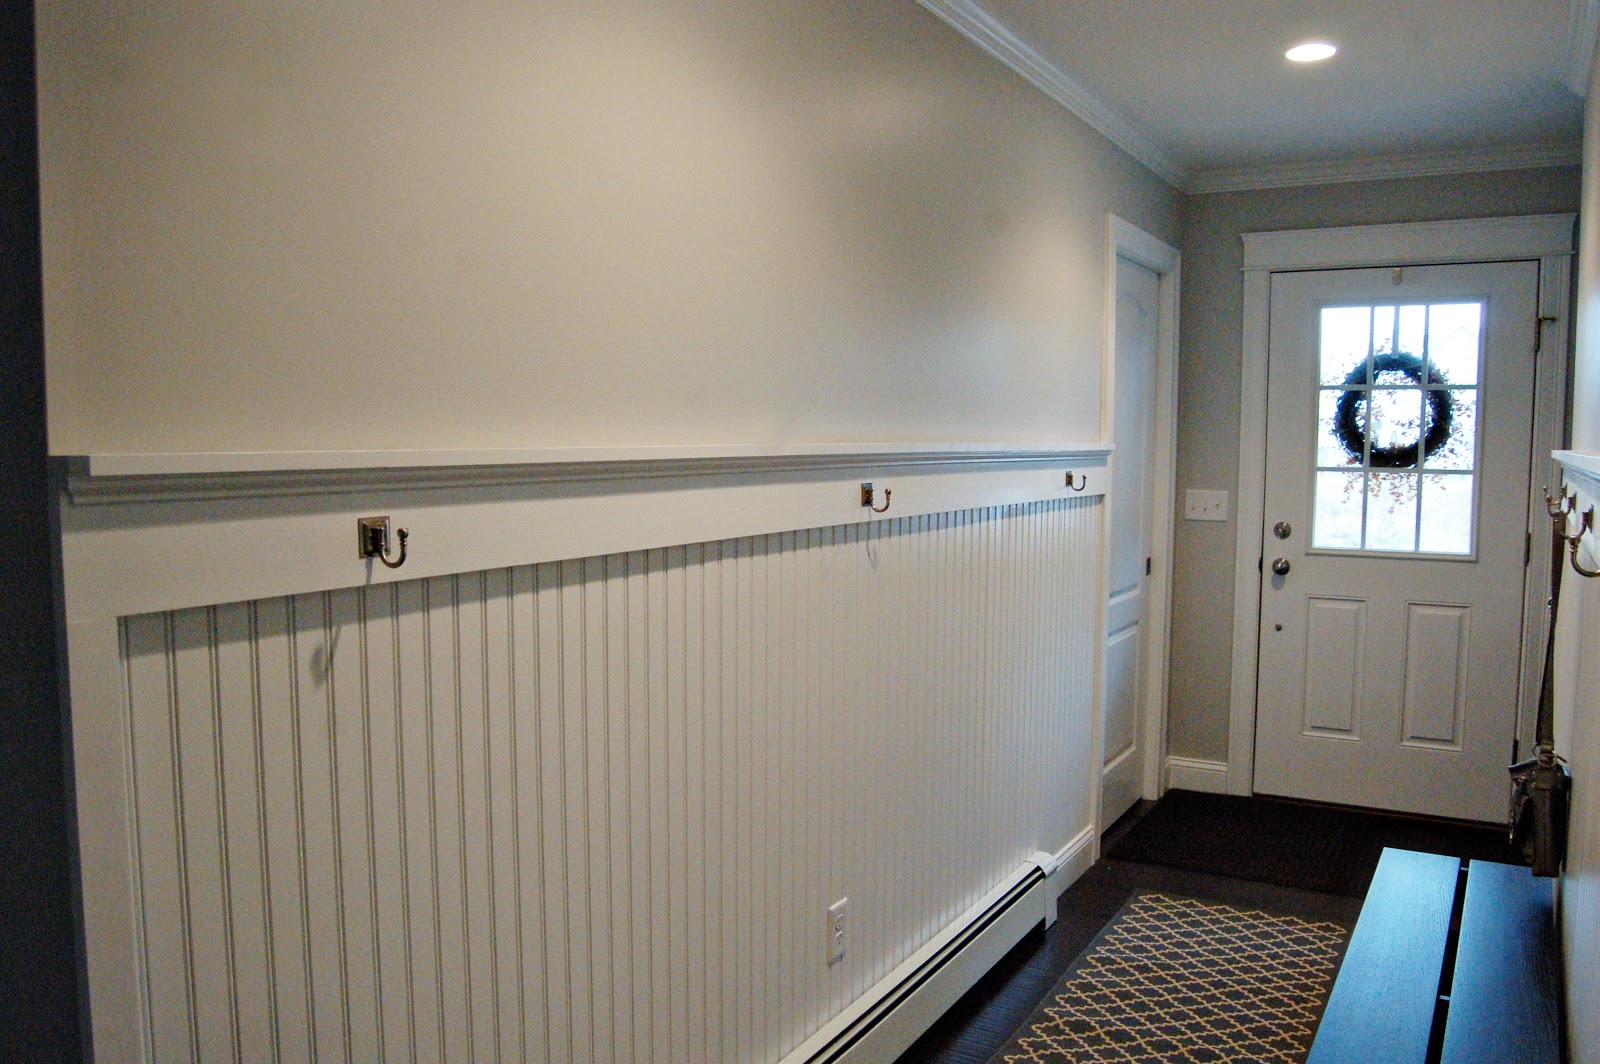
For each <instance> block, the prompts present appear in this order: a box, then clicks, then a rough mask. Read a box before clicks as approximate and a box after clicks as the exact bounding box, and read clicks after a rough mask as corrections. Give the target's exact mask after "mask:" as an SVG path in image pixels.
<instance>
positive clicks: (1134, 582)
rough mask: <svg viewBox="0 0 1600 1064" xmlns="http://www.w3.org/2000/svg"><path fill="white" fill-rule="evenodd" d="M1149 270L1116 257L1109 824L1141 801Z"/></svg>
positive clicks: (1105, 713) (1152, 302)
mask: <svg viewBox="0 0 1600 1064" xmlns="http://www.w3.org/2000/svg"><path fill="white" fill-rule="evenodd" d="M1160 290H1161V279H1160V277H1159V276H1157V275H1156V273H1155V272H1154V271H1152V270H1148V269H1146V268H1145V267H1143V266H1140V265H1137V264H1135V263H1132V262H1129V261H1128V260H1127V259H1123V258H1118V259H1117V292H1116V299H1117V332H1116V348H1117V349H1116V369H1115V376H1114V377H1113V378H1112V390H1113V397H1112V403H1113V406H1112V422H1111V432H1112V442H1113V443H1114V444H1115V446H1116V450H1115V452H1114V453H1113V454H1112V458H1111V462H1112V470H1113V476H1112V488H1111V494H1110V496H1109V497H1108V499H1107V511H1106V521H1107V525H1106V545H1107V550H1108V551H1109V553H1110V557H1109V559H1108V560H1109V564H1110V581H1109V583H1108V587H1109V589H1110V593H1109V599H1108V601H1107V603H1106V632H1107V637H1106V655H1105V670H1106V672H1105V676H1106V682H1105V702H1104V704H1103V706H1102V707H1101V720H1100V725H1101V727H1100V734H1101V736H1102V737H1103V738H1104V749H1103V753H1104V760H1103V763H1102V766H1103V767H1102V778H1101V786H1100V824H1101V827H1102V828H1103V827H1107V826H1109V825H1110V824H1111V823H1112V822H1113V821H1115V820H1116V819H1117V818H1118V817H1119V816H1121V815H1122V814H1123V813H1125V812H1127V811H1128V809H1129V807H1131V806H1132V805H1133V803H1134V802H1136V801H1138V800H1139V792H1140V773H1141V771H1142V768H1143V758H1142V757H1141V755H1140V743H1139V740H1140V736H1139V722H1140V721H1141V720H1143V719H1144V714H1143V711H1142V707H1141V705H1140V701H1141V697H1142V695H1143V692H1144V683H1143V677H1144V675H1145V660H1146V655H1147V653H1148V648H1147V647H1146V645H1145V643H1146V640H1145V623H1144V622H1145V614H1146V605H1147V603H1146V598H1147V596H1146V590H1147V587H1148V584H1149V581H1148V579H1147V578H1148V575H1149V574H1148V572H1147V569H1148V564H1147V562H1148V559H1149V557H1150V460H1151V452H1152V450H1153V442H1154V441H1153V433H1154V429H1155V385H1156V326H1157V322H1158V320H1159V319H1158V317H1157V309H1158V307H1157V298H1158V296H1159V295H1160Z"/></svg>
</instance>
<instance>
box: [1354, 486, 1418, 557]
mask: <svg viewBox="0 0 1600 1064" xmlns="http://www.w3.org/2000/svg"><path fill="white" fill-rule="evenodd" d="M1366 547H1367V549H1368V550H1416V549H1417V474H1415V473H1371V474H1369V476H1368V479H1367V542H1366Z"/></svg>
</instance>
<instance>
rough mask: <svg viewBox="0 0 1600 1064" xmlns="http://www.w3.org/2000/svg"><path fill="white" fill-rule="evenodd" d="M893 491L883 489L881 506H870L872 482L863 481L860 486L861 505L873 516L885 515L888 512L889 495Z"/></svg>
mask: <svg viewBox="0 0 1600 1064" xmlns="http://www.w3.org/2000/svg"><path fill="white" fill-rule="evenodd" d="M893 490H894V489H892V488H884V489H883V505H882V506H874V505H873V504H872V494H873V493H872V482H871V481H870V480H868V481H863V482H862V484H861V505H862V506H865V507H866V508H867V509H869V510H871V511H872V512H873V513H875V514H886V513H888V512H889V494H890V492H892V491H893Z"/></svg>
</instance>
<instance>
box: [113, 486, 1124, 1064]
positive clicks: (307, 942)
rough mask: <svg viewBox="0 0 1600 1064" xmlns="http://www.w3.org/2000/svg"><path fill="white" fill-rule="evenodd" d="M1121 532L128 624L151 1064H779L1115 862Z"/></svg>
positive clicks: (906, 545) (382, 594)
mask: <svg viewBox="0 0 1600 1064" xmlns="http://www.w3.org/2000/svg"><path fill="white" fill-rule="evenodd" d="M1102 501H1103V500H1102V498H1101V497H1100V496H1093V497H1086V498H1075V499H1057V500H1047V501H1038V502H1028V503H1021V504H1015V505H1006V506H991V507H983V508H977V509H969V510H959V511H950V512H944V513H932V514H916V515H912V516H907V517H901V518H894V519H889V520H881V521H875V522H872V523H865V524H862V523H852V524H843V525H835V526H831V527H826V528H812V529H806V530H801V531H794V532H782V533H774V534H770V535H759V536H750V537H744V538H739V539H730V540H720V541H715V542H706V543H696V544H690V545H686V546H673V547H663V548H656V549H648V550H636V551H632V552H629V553H618V554H611V555H606V556H600V557H588V558H578V559H568V560H561V561H550V562H541V563H539V564H536V565H526V566H515V567H509V568H494V569H489V570H484V571H474V572H463V573H457V574H445V575H432V576H428V577H426V578H424V579H413V580H401V581H398V582H394V583H387V584H381V585H376V586H367V587H360V588H347V589H339V590H331V591H324V592H312V593H305V594H296V595H293V596H287V597H279V598H268V599H258V600H253V601H248V602H238V603H231V604H222V605H215V606H203V607H195V608H186V609H182V610H174V611H169V612H164V613H152V614H141V615H136V616H129V617H125V618H123V619H122V620H121V622H120V633H121V636H120V644H119V645H120V654H121V660H122V675H123V684H124V694H125V704H124V706H123V707H122V708H123V716H124V720H123V728H124V735H125V746H126V762H127V765H126V779H127V781H128V783H127V787H128V794H127V805H128V811H129V821H130V824H131V842H132V847H131V856H130V857H129V860H130V861H131V865H132V874H131V876H130V881H129V882H128V883H127V886H126V894H125V902H124V903H125V905H126V906H127V907H128V908H129V909H131V911H132V913H133V916H134V919H133V921H132V922H131V924H130V925H129V926H130V927H131V928H132V933H133V935H134V938H135V939H136V941H135V943H134V944H133V948H132V954H133V956H134V957H135V958H136V963H135V969H136V976H135V979H134V982H135V984H136V986H137V995H136V996H137V998H138V1000H137V1002H134V1003H130V1004H131V1005H132V1006H133V1007H134V1009H135V1011H136V1013H137V1015H138V1023H139V1038H138V1044H139V1046H140V1049H141V1051H142V1055H143V1057H144V1059H146V1060H149V1061H162V1062H165V1061H200V1060H204V1061H238V1062H245V1061H299V1060H306V1059H316V1060H318V1061H351V1062H355V1061H428V1060H452V1061H501V1060H504V1061H552V1062H555V1061H560V1062H566V1061H573V1062H596V1064H600V1062H613V1061H614V1062H627V1061H679V1062H684V1064H688V1062H690V1061H707V1060H716V1061H727V1062H733V1061H775V1060H779V1059H781V1058H782V1057H783V1056H784V1055H785V1054H786V1053H789V1052H790V1051H792V1050H794V1049H795V1047H797V1046H799V1045H800V1044H801V1043H802V1042H803V1041H804V1040H805V1039H806V1038H807V1037H809V1036H810V1035H812V1034H813V1033H815V1032H816V1031H818V1030H819V1029H820V1028H821V1027H822V1026H823V1025H824V1024H825V1023H827V1022H828V1021H829V1020H830V1019H832V1018H834V1017H835V1016H837V1015H839V1014H840V1013H841V1012H843V1011H844V1010H845V1009H846V1008H847V1007H848V1006H849V1005H850V1004H851V1002H853V1001H856V1000H857V999H858V998H860V997H861V996H862V995H863V994H866V993H868V992H869V991H870V990H871V988H872V987H873V986H874V985H875V984H877V983H879V981H880V980H882V979H883V978H884V977H885V976H887V975H889V974H890V973H891V972H892V971H893V970H895V968H896V967H897V966H898V965H900V964H901V963H902V962H904V961H905V960H906V959H907V958H908V957H910V956H911V955H912V954H913V953H915V952H916V950H918V949H919V948H921V947H922V946H924V945H925V944H926V943H928V942H929V941H931V940H932V939H933V938H934V937H935V936H936V935H937V934H938V933H939V932H940V930H941V929H943V928H945V927H947V926H948V925H950V924H951V923H952V922H953V921H955V920H957V919H958V918H959V917H960V916H961V915H962V914H963V913H965V912H967V911H968V910H969V909H970V908H971V907H972V906H973V905H974V904H976V903H977V902H978V901H979V900H980V899H982V898H983V897H984V896H985V894H986V893H987V892H988V891H990V890H991V889H992V888H994V887H995V886H996V885H997V884H998V883H1000V882H1001V881H1002V880H1003V879H1005V877H1006V876H1008V875H1010V874H1012V873H1013V872H1014V871H1015V869H1016V868H1017V867H1018V865H1019V864H1020V863H1021V862H1023V861H1025V860H1027V859H1028V858H1029V857H1030V856H1031V855H1033V854H1035V853H1037V852H1039V851H1045V852H1047V853H1057V852H1063V851H1064V848H1066V847H1069V845H1071V844H1073V842H1074V840H1080V839H1082V838H1084V837H1086V836H1085V835H1084V831H1085V830H1086V829H1089V828H1091V826H1092V824H1093V810H1092V807H1091V801H1092V794H1093V786H1092V784H1093V774H1094V771H1095V769H1096V767H1097V766H1096V765H1095V764H1094V760H1095V759H1094V757H1093V753H1092V747H1091V733H1092V727H1093V701H1094V685H1095V668H1096V660H1095V659H1096V642H1097V640H1096V635H1097V632H1098V624H1099V619H1098V618H1099V614H1098V596H1099V594H1100V586H1099V556H1100V542H1101V535H1102V529H1101V523H1102V510H1103V506H1102ZM94 881H95V882H105V881H106V880H105V878H104V877H103V876H101V877H95V878H94ZM841 897H848V898H849V899H850V917H849V919H850V929H849V935H848V953H847V955H846V958H845V960H844V962H843V963H841V964H839V965H837V966H834V967H829V966H828V965H827V963H826V954H825V921H824V913H825V910H826V908H827V906H828V905H829V904H830V903H832V902H833V901H835V900H837V899H838V898H841ZM92 900H93V902H94V904H95V905H96V906H97V907H105V906H108V905H109V906H110V907H112V908H114V907H115V906H114V904H112V901H114V899H113V900H112V901H108V900H107V899H104V898H97V899H92ZM93 945H94V944H93V943H91V947H93ZM90 955H91V959H92V958H93V957H94V956H96V955H97V954H96V952H95V950H94V949H93V948H91V954H90ZM96 1006H97V1007H100V1006H101V1003H100V1002H96ZM105 1007H112V1006H111V1004H110V1003H109V1002H108V1003H106V1004H105Z"/></svg>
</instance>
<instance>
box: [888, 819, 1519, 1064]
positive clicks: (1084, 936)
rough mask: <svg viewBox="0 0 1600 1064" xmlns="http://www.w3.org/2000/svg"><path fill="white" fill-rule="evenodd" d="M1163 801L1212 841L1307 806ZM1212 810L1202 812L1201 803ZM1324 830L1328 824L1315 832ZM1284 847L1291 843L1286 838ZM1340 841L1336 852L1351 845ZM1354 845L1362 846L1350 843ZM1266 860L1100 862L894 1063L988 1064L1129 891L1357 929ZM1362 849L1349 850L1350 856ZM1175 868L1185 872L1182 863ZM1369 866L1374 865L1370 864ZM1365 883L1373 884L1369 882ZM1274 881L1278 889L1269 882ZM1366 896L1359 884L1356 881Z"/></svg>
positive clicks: (1438, 840) (1475, 844)
mask: <svg viewBox="0 0 1600 1064" xmlns="http://www.w3.org/2000/svg"><path fill="white" fill-rule="evenodd" d="M1163 801H1164V802H1168V801H1170V802H1174V803H1185V804H1184V805H1183V808H1184V811H1185V812H1186V813H1189V812H1192V809H1193V808H1194V807H1195V806H1199V807H1201V808H1205V809H1206V810H1207V811H1208V812H1209V813H1210V814H1211V815H1213V816H1215V817H1218V818H1221V819H1222V820H1223V823H1222V824H1220V825H1218V830H1219V833H1220V834H1222V835H1224V836H1226V835H1227V834H1228V833H1229V831H1230V830H1232V829H1237V831H1238V832H1240V833H1257V834H1259V833H1262V832H1266V833H1268V835H1270V833H1271V832H1273V831H1275V830H1281V831H1282V832H1283V833H1284V835H1285V837H1286V839H1290V835H1291V833H1295V832H1298V831H1300V830H1302V829H1303V827H1304V822H1305V817H1306V807H1304V806H1300V805H1296V804H1295V803H1288V802H1277V801H1274V800H1272V799H1237V798H1226V799H1224V798H1220V797H1218V798H1215V799H1212V798H1211V797H1210V796H1196V795H1192V794H1189V793H1187V792H1180V791H1174V792H1172V793H1171V794H1170V795H1169V796H1168V797H1167V798H1164V799H1163ZM1208 802H1209V803H1211V804H1210V805H1209V806H1207V804H1206V803H1208ZM1155 805H1156V803H1152V802H1140V803H1139V804H1138V805H1137V806H1135V807H1134V808H1133V809H1132V810H1130V811H1129V812H1128V814H1127V815H1126V816H1124V817H1123V818H1122V819H1121V820H1119V821H1118V822H1117V823H1116V824H1114V825H1113V826H1112V827H1111V829H1110V830H1108V831H1107V832H1106V833H1105V834H1104V835H1103V836H1102V838H1101V850H1100V852H1101V853H1102V854H1110V853H1113V852H1114V851H1115V850H1116V849H1117V847H1118V844H1119V843H1120V842H1122V841H1123V840H1124V839H1125V838H1126V836H1127V835H1128V833H1129V832H1131V831H1132V830H1133V829H1134V828H1135V827H1136V826H1137V825H1138V823H1139V822H1140V821H1141V820H1142V819H1143V818H1144V817H1146V816H1148V815H1150V813H1151V811H1152V810H1153V809H1154V808H1155ZM1331 823H1332V824H1333V830H1337V831H1344V832H1347V833H1357V834H1366V833H1371V834H1372V836H1373V837H1375V838H1378V839H1380V840H1381V841H1383V842H1385V843H1389V842H1390V841H1391V839H1393V838H1396V837H1398V838H1399V839H1400V841H1403V842H1404V844H1405V845H1407V846H1409V847H1410V848H1413V849H1429V850H1433V851H1434V852H1438V853H1448V854H1451V855H1453V856H1463V857H1480V856H1484V854H1483V853H1482V852H1480V851H1482V850H1483V849H1484V848H1485V847H1492V845H1493V842H1494V837H1495V833H1494V832H1493V830H1492V829H1488V828H1464V827H1463V826H1462V825H1459V824H1434V823H1431V822H1428V821H1418V820H1415V819H1410V818H1400V817H1383V816H1375V815H1369V814H1362V815H1361V816H1360V817H1355V818H1348V819H1343V820H1341V819H1339V818H1334V819H1333V821H1331ZM1318 826H1319V828H1321V829H1323V830H1327V825H1326V824H1322V823H1319V825H1318ZM1290 841H1293V840H1292V839H1290ZM1324 841H1325V842H1329V841H1337V842H1339V843H1341V844H1345V843H1350V842H1351V841H1352V840H1348V839H1340V840H1324ZM1354 841H1357V842H1360V841H1364V840H1354ZM1135 849H1138V850H1139V852H1141V854H1142V855H1144V856H1147V857H1156V858H1161V857H1162V854H1161V853H1160V851H1159V847H1157V848H1155V850H1152V848H1151V847H1149V846H1144V847H1136V848H1135ZM1267 849H1268V850H1269V856H1268V857H1267V858H1266V859H1263V858H1262V856H1261V854H1260V852H1259V850H1257V851H1256V852H1253V854H1252V858H1253V859H1252V860H1251V861H1250V862H1249V863H1248V864H1245V865H1243V866H1242V867H1241V869H1240V871H1242V872H1244V873H1247V874H1248V875H1250V876H1252V877H1254V878H1243V877H1242V876H1238V875H1217V874H1213V873H1211V872H1201V871H1193V870H1189V869H1186V868H1183V867H1174V866H1172V865H1169V864H1161V863H1155V861H1151V860H1140V861H1132V860H1119V859H1116V858H1115V857H1103V858H1102V859H1101V860H1100V861H1098V862H1097V863H1096V864H1095V865H1094V867H1093V868H1091V869H1090V870H1089V871H1088V872H1086V873H1084V875H1083V876H1082V877H1080V878H1079V879H1078V881H1077V882H1076V883H1074V884H1073V885H1072V886H1071V887H1070V888H1068V890H1067V891H1066V892H1065V893H1064V894H1062V896H1061V903H1060V907H1059V909H1058V910H1057V911H1058V914H1059V915H1058V917H1057V919H1056V922H1055V924H1054V925H1053V926H1052V927H1051V928H1050V929H1049V930H1048V931H1046V930H1045V929H1044V927H1043V925H1042V924H1041V925H1039V926H1038V927H1036V928H1035V929H1034V930H1033V931H1032V932H1031V933H1030V934H1029V935H1028V936H1027V937H1025V938H1024V939H1023V940H1022V941H1021V942H1020V943H1018V945H1017V946H1016V948H1015V949H1013V950H1012V951H1011V952H1010V953H1009V954H1008V955H1007V956H1006V957H1005V959H1004V960H1002V961H1001V962H1000V963H999V964H998V965H996V966H995V968H994V969H993V970H992V971H991V972H989V974H988V975H987V976H985V977H984V978H983V979H982V980H980V981H979V982H978V984H977V985H976V986H974V987H973V988H972V989H971V990H970V991H969V992H968V993H967V994H966V996H964V997H963V998H962V999H961V1000H960V1001H959V1002H957V1003H956V1004H955V1006H954V1007H952V1008H951V1009H950V1011H949V1012H948V1013H946V1014H945V1015H944V1017H943V1018H941V1019H940V1020H939V1022H938V1023H936V1024H935V1025H934V1026H933V1027H932V1028H931V1029H930V1030H929V1031H928V1032H927V1033H926V1034H924V1035H923V1036H922V1038H920V1039H919V1040H918V1041H917V1042H916V1044H915V1045H913V1046H912V1047H911V1048H910V1049H908V1050H907V1051H906V1052H905V1054H904V1055H902V1056H901V1058H900V1061H899V1064H986V1062H987V1061H989V1060H990V1059H991V1058H992V1057H993V1056H994V1054H995V1053H996V1052H997V1051H998V1050H999V1049H1000V1048H1001V1047H1002V1046H1004V1045H1005V1043H1006V1041H1007V1040H1008V1039H1010V1037H1011V1036H1012V1034H1013V1033H1015V1032H1016V1030H1017V1028H1018V1027H1020V1026H1021V1025H1022V1023H1023V1022H1024V1021H1025V1020H1027V1018H1028V1017H1029V1016H1030V1015H1031V1014H1032V1013H1033V1010H1034V1009H1035V1008H1036V1007H1037V1006H1038V1005H1039V1003H1040V1001H1041V1000H1043V998H1044V996H1045V995H1046V994H1047V993H1048V992H1049V991H1050V989H1051V988H1052V987H1054V986H1055V984H1056V982H1057V981H1058V980H1059V979H1060V978H1061V976H1062V974H1064V973H1065V972H1066V970H1067V968H1068V967H1069V966H1070V965H1071V964H1072V962H1073V961H1074V960H1075V959H1076V958H1077V957H1078V955H1079V954H1080V953H1082V952H1083V950H1084V949H1085V948H1086V947H1087V946H1088V945H1089V943H1090V942H1092V941H1093V940H1094V938H1095V936H1096V935H1098V934H1099V933H1100V931H1101V929H1102V928H1103V927H1104V926H1105V925H1106V924H1107V923H1108V922H1109V921H1110V920H1111V918H1112V917H1113V916H1114V915H1116V913H1117V911H1118V910H1119V909H1121V908H1122V906H1123V905H1124V904H1126V903H1127V901H1128V899H1129V898H1130V897H1132V896H1133V894H1134V893H1135V892H1136V891H1140V890H1159V891H1163V892H1166V893H1171V894H1176V895H1179V896H1183V897H1190V898H1199V899H1202V900H1207V901H1218V902H1223V903H1226V904H1231V905H1240V906H1245V907H1250V908H1262V909H1266V910H1269V911H1272V912H1278V913H1284V914H1289V915H1297V916H1304V917H1307V918H1308V919H1316V920H1331V921H1334V922H1336V923H1339V924H1342V925H1343V926H1345V927H1347V928H1349V927H1353V926H1354V925H1355V920H1356V917H1357V915H1358V914H1359V913H1360V910H1361V899H1360V897H1358V896H1351V894H1350V892H1344V893H1325V892H1322V891H1317V890H1307V889H1301V888H1297V887H1292V886H1284V885H1282V884H1283V883H1284V882H1294V881H1295V880H1296V878H1297V877H1296V876H1294V875H1293V874H1279V873H1292V872H1293V871H1294V870H1293V869H1275V868H1273V867H1272V865H1273V858H1272V857H1271V855H1270V850H1271V847H1267ZM1359 849H1360V847H1353V848H1352V851H1353V852H1354V851H1355V850H1359ZM1297 852H1298V851H1297V849H1296V847H1295V846H1293V845H1289V846H1286V847H1284V848H1283V850H1282V855H1283V856H1281V857H1278V858H1277V860H1278V861H1279V862H1283V861H1289V860H1293V859H1295V855H1296V854H1297ZM1174 860H1175V861H1176V862H1177V863H1178V864H1181V863H1183V858H1182V855H1181V854H1179V855H1176V856H1175V858H1174ZM1374 860H1375V858H1374ZM1366 878H1368V879H1369V878H1370V873H1368V875H1367V877H1366ZM1274 880H1275V881H1276V882H1274ZM1360 882H1361V884H1362V886H1363V889H1364V885H1365V882H1366V879H1361V880H1360Z"/></svg>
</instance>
